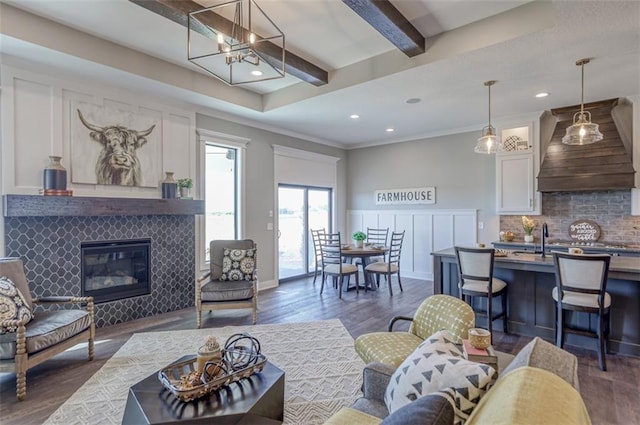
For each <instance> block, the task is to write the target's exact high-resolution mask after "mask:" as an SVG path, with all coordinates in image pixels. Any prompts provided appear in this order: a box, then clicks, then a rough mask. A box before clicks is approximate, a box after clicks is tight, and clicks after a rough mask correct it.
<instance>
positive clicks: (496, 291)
mask: <svg viewBox="0 0 640 425" xmlns="http://www.w3.org/2000/svg"><path fill="white" fill-rule="evenodd" d="M455 250H456V259H457V260H458V275H459V277H460V281H459V282H458V289H459V295H460V299H462V300H464V301H466V299H465V298H466V297H484V298H487V327H488V328H489V332H491V342H492V343H493V321H494V320H496V319H499V318H501V317H502V318H503V319H502V321H503V330H504V333H507V332H508V329H507V289H508V287H507V283H506V282H505V281H504V280H502V279H498V278H497V277H493V256H494V250H493V248H466V247H460V246H456V247H455ZM498 296H499V297H501V301H502V311H501V312H500V314H496V315H494V314H493V298H494V297H498ZM469 304H470V305H471V307H473V302H472V301H471V302H470V303H469Z"/></svg>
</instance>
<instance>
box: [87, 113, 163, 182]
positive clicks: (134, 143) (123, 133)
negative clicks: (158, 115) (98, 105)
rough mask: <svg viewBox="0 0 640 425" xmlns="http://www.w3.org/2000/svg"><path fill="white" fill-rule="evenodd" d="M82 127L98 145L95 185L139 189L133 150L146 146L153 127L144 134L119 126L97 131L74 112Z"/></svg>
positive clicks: (136, 158) (139, 173)
mask: <svg viewBox="0 0 640 425" xmlns="http://www.w3.org/2000/svg"><path fill="white" fill-rule="evenodd" d="M77 111H78V116H79V117H80V121H81V122H82V124H83V125H84V126H85V127H87V128H88V129H89V130H91V133H89V137H90V138H91V139H92V140H94V141H96V142H98V143H100V145H101V146H102V150H101V151H100V154H99V155H98V160H97V161H96V180H97V183H98V184H116V185H122V186H141V184H142V173H141V169H140V160H139V159H138V156H137V154H136V150H137V149H138V148H140V147H141V146H143V145H144V144H145V143H147V138H146V136H148V135H149V134H151V132H152V131H153V129H154V128H155V124H154V125H152V126H151V127H149V128H148V129H146V130H143V131H138V130H132V129H128V128H126V127H123V126H121V125H109V126H105V127H99V126H97V125H95V124H91V123H89V122H87V121H86V120H85V119H84V117H83V116H82V112H80V109H77Z"/></svg>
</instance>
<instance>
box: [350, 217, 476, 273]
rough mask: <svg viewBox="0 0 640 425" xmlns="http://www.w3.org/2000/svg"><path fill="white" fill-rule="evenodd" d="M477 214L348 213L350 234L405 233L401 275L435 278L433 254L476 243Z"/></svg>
mask: <svg viewBox="0 0 640 425" xmlns="http://www.w3.org/2000/svg"><path fill="white" fill-rule="evenodd" d="M477 217H478V211H477V210H475V209H461V210H397V211H396V210H381V211H377V210H350V211H347V220H346V223H347V235H345V236H344V237H343V239H344V240H350V239H351V235H352V234H353V232H355V231H358V230H362V231H363V232H366V231H367V227H371V228H385V227H388V228H389V238H391V232H392V231H396V232H401V231H403V230H404V231H405V234H404V242H403V244H402V257H401V260H400V271H401V276H406V277H412V278H417V279H426V280H432V279H433V259H432V257H431V253H432V252H433V251H439V250H441V249H445V248H450V247H452V246H454V245H462V246H465V245H466V246H474V245H475V244H476V243H477V230H476V229H477V225H478V218H477Z"/></svg>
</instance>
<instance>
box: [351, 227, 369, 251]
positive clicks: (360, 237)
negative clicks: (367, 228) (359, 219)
mask: <svg viewBox="0 0 640 425" xmlns="http://www.w3.org/2000/svg"><path fill="white" fill-rule="evenodd" d="M351 237H352V238H353V240H354V241H356V245H357V246H358V248H362V242H363V241H364V240H365V239H367V234H366V233H364V232H361V231H357V232H355V233H354V234H353V235H352V236H351Z"/></svg>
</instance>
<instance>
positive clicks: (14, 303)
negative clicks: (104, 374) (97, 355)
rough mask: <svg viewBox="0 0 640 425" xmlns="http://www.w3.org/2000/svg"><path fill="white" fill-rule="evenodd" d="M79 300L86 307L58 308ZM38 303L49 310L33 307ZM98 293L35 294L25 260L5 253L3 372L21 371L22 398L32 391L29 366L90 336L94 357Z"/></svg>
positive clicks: (0, 284)
mask: <svg viewBox="0 0 640 425" xmlns="http://www.w3.org/2000/svg"><path fill="white" fill-rule="evenodd" d="M65 304H79V305H81V306H84V308H75V309H70V308H68V307H67V306H65V307H64V308H59V309H54V308H52V307H53V306H56V305H65ZM34 305H42V306H44V309H45V311H40V310H38V311H36V312H35V313H33V307H34ZM94 336H95V324H94V319H93V297H47V298H31V294H30V291H29V286H28V284H27V277H26V275H25V273H24V268H23V264H22V260H20V259H18V258H0V372H15V374H16V394H17V397H18V400H24V399H25V397H26V396H27V370H29V369H31V368H32V367H34V366H36V365H38V364H40V363H42V362H44V361H46V360H48V359H50V358H51V357H53V356H55V355H56V354H59V353H61V352H63V351H65V350H66V349H68V348H70V347H73V346H74V345H76V344H79V343H83V342H87V343H88V348H89V360H93V340H94Z"/></svg>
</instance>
